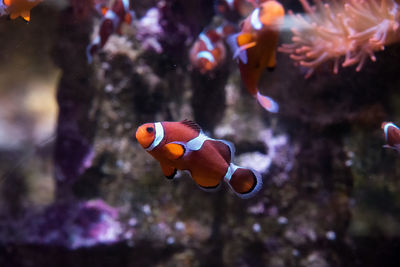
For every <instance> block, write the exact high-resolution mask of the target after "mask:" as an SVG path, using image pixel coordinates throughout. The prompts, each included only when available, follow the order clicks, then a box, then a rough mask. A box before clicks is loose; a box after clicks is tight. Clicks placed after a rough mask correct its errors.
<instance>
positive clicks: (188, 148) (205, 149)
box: [136, 120, 262, 198]
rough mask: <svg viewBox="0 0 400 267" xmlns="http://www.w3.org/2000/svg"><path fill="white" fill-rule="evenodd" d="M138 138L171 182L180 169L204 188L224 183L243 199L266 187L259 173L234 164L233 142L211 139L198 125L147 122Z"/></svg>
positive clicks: (140, 128)
mask: <svg viewBox="0 0 400 267" xmlns="http://www.w3.org/2000/svg"><path fill="white" fill-rule="evenodd" d="M136 139H137V140H138V142H139V143H140V145H141V146H142V147H143V148H144V149H146V151H147V152H148V153H150V155H152V156H153V157H154V158H155V159H156V160H158V161H159V162H160V164H161V169H162V171H163V173H164V175H165V176H166V177H167V178H169V179H172V178H174V176H175V174H176V171H177V170H188V171H189V172H190V173H191V175H192V178H193V180H194V181H195V182H196V184H197V185H199V186H200V188H202V189H204V190H207V191H210V190H211V191H214V190H215V189H217V188H219V186H220V185H221V182H222V181H223V180H224V181H225V182H227V183H228V185H229V186H230V187H231V188H232V190H233V191H234V192H235V194H236V195H238V196H239V197H241V198H249V197H252V196H254V195H255V194H256V193H257V192H258V191H259V190H260V188H261V187H262V179H261V175H260V174H259V173H257V172H256V171H254V170H251V169H248V168H243V167H239V166H237V165H235V164H233V163H232V159H233V156H234V153H235V148H234V146H233V145H232V144H231V143H230V142H227V141H225V140H217V139H212V138H210V137H208V136H207V135H205V134H204V133H203V131H202V130H201V128H200V126H199V125H197V124H196V123H195V122H192V121H188V120H184V121H181V122H168V121H167V122H155V123H146V124H143V125H142V126H140V127H139V128H138V129H137V131H136Z"/></svg>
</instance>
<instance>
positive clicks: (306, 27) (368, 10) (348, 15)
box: [279, 0, 400, 78]
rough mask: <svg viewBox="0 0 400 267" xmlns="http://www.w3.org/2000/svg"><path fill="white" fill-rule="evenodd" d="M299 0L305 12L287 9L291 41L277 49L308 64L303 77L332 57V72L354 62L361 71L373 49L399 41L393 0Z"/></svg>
mask: <svg viewBox="0 0 400 267" xmlns="http://www.w3.org/2000/svg"><path fill="white" fill-rule="evenodd" d="M314 2H315V6H311V5H310V4H309V3H308V2H307V0H300V3H301V4H302V6H303V8H304V10H305V12H306V14H307V15H306V16H303V15H300V14H297V15H294V14H293V12H291V11H290V12H289V14H290V16H291V17H292V19H293V21H294V25H296V26H295V27H293V28H292V29H291V30H292V33H293V35H294V36H293V37H292V41H293V43H292V44H283V45H282V47H280V48H279V51H281V52H284V53H288V54H290V58H291V59H293V60H294V61H295V63H296V64H298V65H300V66H304V67H306V68H308V71H307V74H306V78H308V77H310V76H311V75H312V73H313V72H314V70H315V69H316V68H317V67H318V66H319V65H321V64H322V63H323V62H325V61H329V60H333V62H334V67H333V73H335V74H336V73H338V71H339V64H340V59H341V58H342V57H343V56H344V60H343V62H342V63H341V65H342V67H347V66H350V65H355V64H357V67H356V71H360V70H361V68H362V66H363V65H364V63H365V60H366V59H367V58H368V57H369V58H370V59H371V60H372V61H375V60H376V58H375V55H374V52H375V51H380V50H383V49H384V48H385V45H388V44H391V43H393V42H397V41H400V34H399V16H400V12H399V7H398V4H397V2H396V1H394V0H381V1H380V3H379V2H378V0H347V1H345V0H341V1H333V2H332V3H331V4H328V3H323V2H322V1H321V0H314Z"/></svg>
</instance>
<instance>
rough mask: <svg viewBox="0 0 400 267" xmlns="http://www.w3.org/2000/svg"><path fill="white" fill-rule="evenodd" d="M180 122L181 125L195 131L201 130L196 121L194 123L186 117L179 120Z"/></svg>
mask: <svg viewBox="0 0 400 267" xmlns="http://www.w3.org/2000/svg"><path fill="white" fill-rule="evenodd" d="M180 123H182V124H183V125H185V126H187V127H189V128H191V129H193V130H195V131H196V132H198V133H200V132H201V127H200V125H198V124H197V123H195V122H194V121H191V120H188V119H184V120H183V121H180Z"/></svg>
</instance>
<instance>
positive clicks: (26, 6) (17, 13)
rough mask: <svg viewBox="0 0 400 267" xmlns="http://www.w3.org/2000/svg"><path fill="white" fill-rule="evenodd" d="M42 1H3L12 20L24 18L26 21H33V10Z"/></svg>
mask: <svg viewBox="0 0 400 267" xmlns="http://www.w3.org/2000/svg"><path fill="white" fill-rule="evenodd" d="M40 2H42V0H3V3H4V5H5V6H6V12H7V13H8V14H10V19H16V18H18V17H22V18H23V19H24V20H25V21H30V20H31V15H30V13H31V9H32V8H34V7H35V6H36V5H37V4H39V3H40Z"/></svg>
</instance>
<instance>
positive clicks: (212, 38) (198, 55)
mask: <svg viewBox="0 0 400 267" xmlns="http://www.w3.org/2000/svg"><path fill="white" fill-rule="evenodd" d="M234 32H235V27H234V26H233V25H231V24H223V25H221V26H219V27H218V28H216V29H210V30H208V31H205V32H202V33H200V35H199V37H198V38H197V40H196V42H194V44H193V46H192V48H191V49H190V52H189V58H190V62H191V64H192V65H193V66H194V67H195V68H197V69H198V70H200V72H201V73H203V74H204V73H206V72H209V71H212V70H214V69H215V68H216V67H218V66H219V65H220V64H221V63H222V62H223V61H224V60H225V54H226V52H225V45H224V43H223V40H224V39H225V37H226V36H227V35H230V34H232V33H234Z"/></svg>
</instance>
